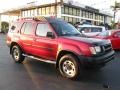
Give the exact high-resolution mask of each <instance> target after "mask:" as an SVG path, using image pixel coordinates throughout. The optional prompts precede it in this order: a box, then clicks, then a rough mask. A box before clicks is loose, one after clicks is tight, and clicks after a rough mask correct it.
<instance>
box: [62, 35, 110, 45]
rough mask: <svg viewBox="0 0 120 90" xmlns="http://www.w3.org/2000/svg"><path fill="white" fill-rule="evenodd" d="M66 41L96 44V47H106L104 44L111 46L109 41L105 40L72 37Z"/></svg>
mask: <svg viewBox="0 0 120 90" xmlns="http://www.w3.org/2000/svg"><path fill="white" fill-rule="evenodd" d="M64 38H66V39H71V40H76V41H80V42H85V43H88V44H94V45H104V44H109V43H110V41H109V40H104V39H96V38H87V37H76V36H71V37H67V36H66V37H64Z"/></svg>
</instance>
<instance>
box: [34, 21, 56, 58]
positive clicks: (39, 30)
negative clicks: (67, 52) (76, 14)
mask: <svg viewBox="0 0 120 90" xmlns="http://www.w3.org/2000/svg"><path fill="white" fill-rule="evenodd" d="M47 32H53V31H52V29H51V28H50V26H49V24H48V23H38V24H37V25H36V32H35V34H36V37H35V39H34V44H33V47H34V51H35V52H34V53H35V54H36V55H37V56H39V57H42V58H45V59H51V60H55V58H56V55H57V47H58V43H57V40H56V39H55V38H54V39H53V38H50V37H47Z"/></svg>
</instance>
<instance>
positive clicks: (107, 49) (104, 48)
mask: <svg viewBox="0 0 120 90" xmlns="http://www.w3.org/2000/svg"><path fill="white" fill-rule="evenodd" d="M111 50H112V46H111V44H106V45H104V46H103V51H104V52H109V51H111Z"/></svg>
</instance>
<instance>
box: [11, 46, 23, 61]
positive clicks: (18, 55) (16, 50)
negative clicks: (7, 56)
mask: <svg viewBox="0 0 120 90" xmlns="http://www.w3.org/2000/svg"><path fill="white" fill-rule="evenodd" d="M11 50H12V51H11V55H12V58H13V60H14V61H15V62H17V63H22V62H23V61H24V58H25V57H24V56H23V55H22V50H21V49H20V47H19V46H18V45H14V46H12V49H11Z"/></svg>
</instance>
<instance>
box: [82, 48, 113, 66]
mask: <svg viewBox="0 0 120 90" xmlns="http://www.w3.org/2000/svg"><path fill="white" fill-rule="evenodd" d="M113 59H114V51H113V50H112V51H111V52H109V53H107V54H103V55H97V56H92V57H85V56H82V57H81V56H80V60H81V62H82V64H83V65H100V64H105V63H107V62H109V61H111V60H113Z"/></svg>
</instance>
